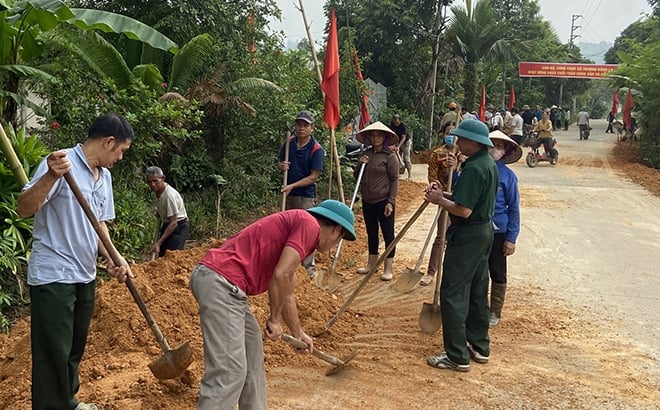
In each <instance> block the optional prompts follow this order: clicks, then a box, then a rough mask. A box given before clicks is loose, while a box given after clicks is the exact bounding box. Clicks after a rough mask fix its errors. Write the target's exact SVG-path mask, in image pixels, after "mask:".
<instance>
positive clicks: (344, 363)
mask: <svg viewBox="0 0 660 410" xmlns="http://www.w3.org/2000/svg"><path fill="white" fill-rule="evenodd" d="M357 354H358V352H357V351H354V352H351V353H349V354H348V356H346V357H345V358H344V359H343V360H342V364H340V365H339V366H335V367H333V368H332V369H330V370H328V371H327V372H325V375H326V376H332V375H333V374H335V373H337V372H338V371H340V370H341V369H343V368H344V367H345V366H346V365H347V364H348V362H350V361H351V360H353V359H354V358H355V356H357Z"/></svg>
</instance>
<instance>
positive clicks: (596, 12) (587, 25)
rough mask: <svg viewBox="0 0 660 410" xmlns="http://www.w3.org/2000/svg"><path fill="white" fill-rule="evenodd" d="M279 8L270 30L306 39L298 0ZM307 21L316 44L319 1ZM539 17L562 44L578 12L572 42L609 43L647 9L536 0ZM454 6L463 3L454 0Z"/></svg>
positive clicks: (623, 2) (610, 0) (627, 3)
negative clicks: (279, 17)
mask: <svg viewBox="0 0 660 410" xmlns="http://www.w3.org/2000/svg"><path fill="white" fill-rule="evenodd" d="M276 1H277V3H278V6H279V7H280V9H281V10H282V22H276V21H275V22H272V23H271V25H270V27H271V28H272V29H273V30H274V31H279V30H284V32H285V33H286V37H287V40H289V41H295V42H296V43H297V42H298V41H299V40H301V39H306V38H307V34H306V33H305V26H304V24H303V19H302V15H301V14H300V11H298V8H297V7H298V4H299V0H276ZM302 2H303V8H304V9H305V15H306V17H307V22H308V23H309V25H310V31H311V35H312V38H313V40H314V42H315V43H316V44H317V47H320V44H322V43H323V42H324V40H325V39H324V37H323V28H324V27H325V16H324V15H323V4H324V3H325V1H323V0H302ZM538 3H539V5H540V7H541V12H540V14H541V16H542V18H543V20H547V21H549V22H550V24H551V25H552V27H553V29H554V30H555V33H557V35H558V36H559V39H560V41H561V42H562V43H568V41H569V37H570V35H571V25H572V16H573V15H576V16H577V15H579V16H582V17H579V18H577V19H576V20H575V23H574V24H573V25H575V26H580V27H579V28H576V29H575V30H574V35H575V34H577V35H579V37H578V38H576V39H575V40H574V42H575V43H582V42H584V43H599V42H601V41H604V42H607V43H613V42H614V39H615V38H616V37H618V36H619V35H620V34H621V31H623V30H624V29H625V28H626V27H628V25H630V24H631V23H633V22H634V21H636V20H638V19H639V18H640V17H642V16H643V15H644V14H646V13H649V12H650V11H651V7H650V6H649V5H648V2H647V1H646V0H539V1H538ZM454 5H459V6H460V5H462V6H465V2H464V1H461V0H458V1H455V2H454Z"/></svg>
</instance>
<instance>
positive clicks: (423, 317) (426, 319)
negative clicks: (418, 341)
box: [419, 302, 442, 334]
mask: <svg viewBox="0 0 660 410" xmlns="http://www.w3.org/2000/svg"><path fill="white" fill-rule="evenodd" d="M419 327H420V329H422V332H424V333H427V334H433V333H435V332H437V331H438V329H440V328H441V327H442V311H441V310H440V305H436V304H433V303H426V302H424V305H423V306H422V311H421V312H420V314H419Z"/></svg>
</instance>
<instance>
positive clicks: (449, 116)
mask: <svg viewBox="0 0 660 410" xmlns="http://www.w3.org/2000/svg"><path fill="white" fill-rule="evenodd" d="M457 107H458V105H457V104H456V103H455V102H454V101H452V102H450V103H449V105H447V108H449V111H447V112H446V113H445V115H443V116H442V119H441V120H440V129H441V130H442V129H444V128H445V124H447V123H449V122H454V123H458V112H456V108H457Z"/></svg>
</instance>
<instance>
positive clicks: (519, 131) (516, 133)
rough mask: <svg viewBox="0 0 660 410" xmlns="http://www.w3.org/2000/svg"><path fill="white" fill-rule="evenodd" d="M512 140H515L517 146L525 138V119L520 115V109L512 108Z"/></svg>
mask: <svg viewBox="0 0 660 410" xmlns="http://www.w3.org/2000/svg"><path fill="white" fill-rule="evenodd" d="M511 114H513V116H512V117H511V139H513V140H514V141H515V142H516V144H520V143H521V142H522V138H523V126H524V121H523V118H522V117H521V116H520V114H518V108H516V107H511Z"/></svg>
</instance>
